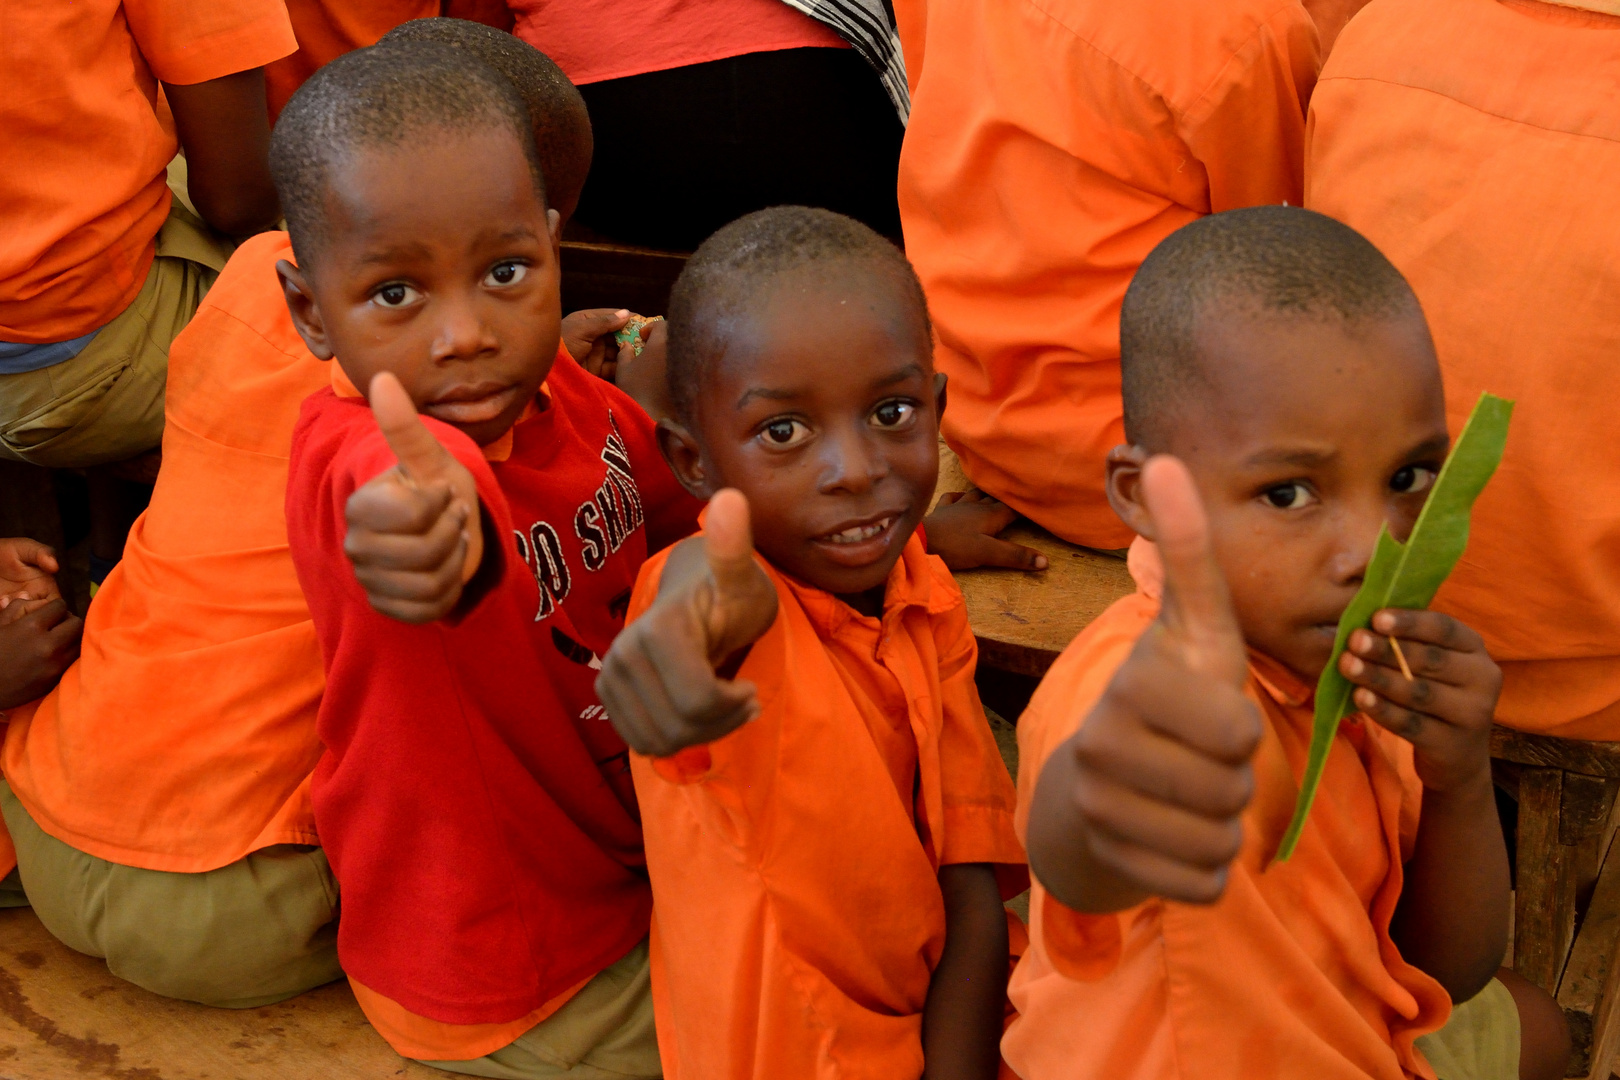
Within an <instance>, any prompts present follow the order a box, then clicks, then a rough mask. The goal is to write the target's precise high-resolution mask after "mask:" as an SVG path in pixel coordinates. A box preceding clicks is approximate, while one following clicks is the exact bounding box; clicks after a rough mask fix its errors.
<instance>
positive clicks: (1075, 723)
mask: <svg viewBox="0 0 1620 1080" xmlns="http://www.w3.org/2000/svg"><path fill="white" fill-rule="evenodd" d="M1120 322H1121V340H1122V342H1123V352H1124V395H1125V402H1124V408H1125V431H1126V437H1127V438H1128V439H1129V440H1130V444H1129V445H1127V446H1121V447H1118V448H1116V449H1115V450H1114V451H1113V453H1112V454H1111V455H1110V458H1109V471H1108V492H1109V497H1110V500H1111V502H1112V504H1113V506H1114V509H1115V510H1116V511H1117V512H1118V513H1119V515H1120V517H1121V518H1123V519H1124V521H1125V522H1126V524H1128V525H1129V526H1130V527H1131V528H1132V529H1133V530H1134V531H1135V532H1136V533H1137V534H1138V539H1137V541H1136V542H1135V544H1134V545H1133V547H1132V549H1131V560H1130V561H1131V569H1132V573H1133V575H1134V576H1135V578H1136V581H1137V585H1138V588H1139V592H1137V593H1136V594H1135V595H1133V596H1130V597H1127V598H1125V599H1123V600H1121V601H1119V602H1118V603H1116V604H1115V605H1114V606H1113V607H1111V608H1109V609H1108V611H1107V612H1105V613H1104V614H1103V615H1102V616H1101V617H1099V618H1098V619H1097V621H1096V622H1094V623H1093V624H1092V625H1091V626H1090V627H1089V628H1087V630H1086V631H1085V632H1084V633H1083V634H1081V635H1080V636H1079V637H1078V638H1076V639H1075V641H1074V643H1073V644H1071V645H1070V646H1069V648H1068V649H1067V650H1065V652H1064V653H1063V655H1062V656H1061V657H1060V658H1059V659H1058V661H1057V663H1056V664H1055V665H1054V666H1053V667H1052V669H1051V671H1050V672H1049V673H1048V674H1047V676H1046V678H1045V680H1044V681H1043V682H1042V684H1041V687H1040V689H1039V690H1038V691H1037V692H1036V694H1035V697H1034V699H1033V700H1032V701H1031V703H1030V706H1029V709H1028V711H1027V712H1026V713H1025V714H1024V716H1023V718H1022V720H1021V721H1020V722H1019V725H1018V736H1019V746H1020V750H1021V752H1022V759H1021V761H1022V769H1021V776H1020V784H1019V787H1020V791H1019V814H1020V825H1021V826H1027V842H1028V848H1029V855H1030V864H1031V868H1032V871H1033V873H1034V876H1035V877H1036V879H1037V883H1036V885H1035V887H1034V890H1033V895H1032V898H1031V906H1030V912H1031V924H1030V932H1031V947H1030V951H1029V952H1028V953H1027V954H1026V955H1025V956H1024V957H1023V959H1022V960H1021V961H1020V963H1019V966H1018V969H1017V971H1016V972H1015V973H1014V976H1013V981H1012V987H1011V997H1012V1000H1013V1003H1014V1004H1015V1005H1016V1006H1017V1008H1018V1011H1019V1016H1018V1019H1016V1020H1015V1021H1014V1022H1013V1024H1012V1026H1011V1027H1010V1029H1009V1031H1008V1033H1007V1037H1006V1039H1005V1041H1004V1044H1003V1050H1004V1052H1005V1054H1006V1059H1007V1061H1008V1063H1009V1064H1010V1065H1011V1066H1012V1068H1013V1069H1014V1070H1015V1071H1017V1073H1018V1074H1019V1075H1020V1076H1022V1077H1025V1078H1027V1080H1047V1078H1054V1080H1055V1078H1063V1080H1075V1078H1078V1080H1146V1078H1154V1080H1159V1078H1169V1077H1194V1076H1196V1077H1199V1078H1200V1080H1209V1078H1226V1077H1230V1078H1233V1080H1238V1078H1242V1080H1253V1078H1256V1077H1281V1076H1287V1077H1312V1078H1318V1080H1327V1078H1330V1077H1333V1078H1337V1077H1345V1078H1348V1077H1361V1078H1364V1077H1377V1078H1380V1080H1398V1078H1402V1077H1432V1076H1434V1075H1436V1073H1438V1074H1439V1076H1440V1077H1441V1078H1443V1080H1486V1078H1489V1080H1510V1078H1512V1077H1516V1076H1523V1077H1548V1078H1552V1077H1559V1076H1562V1075H1563V1071H1564V1064H1565V1061H1566V1059H1567V1043H1566V1041H1565V1039H1566V1034H1565V1032H1564V1030H1563V1019H1562V1015H1561V1013H1560V1012H1559V1010H1558V1008H1557V1006H1556V1005H1555V1004H1554V1003H1553V1002H1552V1000H1551V999H1550V998H1549V997H1548V996H1547V995H1546V994H1545V993H1543V992H1542V991H1540V990H1538V989H1536V988H1535V987H1534V986H1532V985H1531V984H1529V983H1528V982H1526V981H1525V980H1523V979H1522V978H1519V977H1517V976H1515V975H1514V974H1513V973H1512V972H1510V971H1506V970H1502V971H1498V968H1497V965H1498V964H1500V963H1501V960H1502V955H1503V950H1504V948H1505V945H1506V940H1507V939H1506V934H1507V925H1508V914H1509V885H1508V862H1507V851H1506V847H1505V845H1504V843H1503V839H1502V830H1501V826H1500V824H1499V823H1498V820H1497V816H1496V808H1495V802H1494V798H1493V793H1492V786H1491V769H1490V761H1489V757H1488V749H1489V744H1490V727H1491V716H1492V712H1493V709H1494V707H1495V705H1496V696H1497V691H1498V689H1499V687H1500V685H1501V677H1500V674H1499V672H1498V670H1497V667H1496V665H1495V664H1494V663H1493V662H1492V661H1491V658H1490V657H1489V656H1488V655H1486V653H1485V650H1484V646H1483V645H1482V643H1481V641H1480V638H1479V635H1478V634H1476V633H1475V632H1474V631H1473V630H1471V629H1469V628H1468V627H1466V626H1464V625H1462V624H1461V623H1459V622H1457V621H1456V620H1455V619H1452V618H1450V617H1449V616H1446V615H1443V614H1440V613H1438V612H1432V611H1406V610H1384V611H1380V612H1377V613H1376V614H1375V615H1374V617H1373V621H1372V627H1373V630H1375V631H1376V634H1374V633H1370V632H1368V631H1365V630H1360V631H1356V632H1355V633H1353V634H1352V635H1351V636H1350V640H1349V649H1348V651H1347V652H1346V653H1345V654H1344V656H1343V657H1342V659H1341V660H1340V661H1339V669H1340V671H1342V672H1343V674H1344V675H1345V677H1346V678H1348V679H1349V680H1350V681H1351V682H1352V683H1354V684H1355V685H1356V686H1357V687H1358V689H1356V690H1355V693H1354V703H1355V705H1356V706H1357V707H1358V708H1359V709H1360V710H1361V711H1360V713H1359V714H1357V715H1355V716H1352V717H1350V718H1349V719H1347V720H1346V721H1345V722H1344V723H1343V724H1342V725H1341V726H1340V727H1339V730H1338V733H1337V736H1336V737H1335V739H1334V742H1333V744H1332V749H1331V752H1330V754H1329V756H1328V759H1327V767H1326V771H1325V773H1324V775H1323V778H1322V783H1321V788H1320V791H1319V792H1318V794H1317V797H1316V800H1315V805H1314V807H1313V808H1312V810H1311V813H1310V817H1309V818H1308V820H1307V823H1306V826H1305V830H1304V834H1303V837H1302V839H1301V840H1300V843H1299V846H1298V848H1297V850H1295V852H1294V853H1293V855H1292V857H1291V858H1290V859H1289V860H1287V861H1286V862H1274V861H1272V856H1273V854H1274V853H1275V852H1276V850H1277V847H1278V842H1279V840H1280V838H1281V836H1282V833H1283V831H1284V830H1285V828H1286V827H1287V825H1288V822H1289V818H1290V816H1291V812H1292V809H1293V803H1294V799H1295V793H1296V790H1297V784H1298V778H1299V777H1300V775H1301V773H1302V770H1303V768H1304V764H1305V758H1306V752H1307V747H1308V745H1309V742H1310V737H1311V728H1312V707H1311V705H1312V693H1313V687H1314V685H1315V683H1316V680H1317V678H1318V676H1319V675H1320V673H1321V671H1322V668H1323V666H1324V664H1325V663H1326V662H1327V659H1328V656H1329V653H1330V651H1331V649H1332V645H1333V641H1334V635H1335V631H1336V628H1337V624H1338V621H1339V617H1340V614H1341V613H1342V612H1343V611H1344V609H1345V607H1346V605H1347V604H1348V603H1349V601H1350V599H1351V597H1352V596H1354V595H1355V593H1356V591H1357V589H1358V588H1359V587H1360V585H1361V582H1362V577H1363V575H1364V573H1365V571H1366V568H1367V564H1368V560H1369V558H1370V556H1371V554H1372V551H1373V545H1374V540H1375V538H1376V536H1377V535H1378V531H1379V528H1380V526H1381V525H1384V524H1385V523H1387V524H1388V525H1389V528H1390V531H1391V532H1392V533H1393V534H1394V536H1395V537H1396V538H1398V539H1402V540H1404V539H1405V538H1406V536H1407V534H1408V533H1409V532H1410V530H1411V528H1412V526H1413V523H1414V522H1415V520H1416V519H1417V516H1418V512H1419V511H1420V510H1421V509H1422V507H1423V504H1424V500H1425V499H1426V497H1427V495H1426V493H1427V491H1428V490H1429V487H1430V485H1431V484H1432V483H1433V482H1434V479H1435V477H1436V474H1437V473H1438V471H1439V469H1440V466H1441V463H1442V462H1443V461H1444V459H1445V456H1446V450H1447V447H1448V445H1449V440H1448V437H1447V433H1446V412H1445V402H1444V399H1443V396H1442V390H1441V379H1440V372H1439V368H1438V367H1437V365H1436V362H1435V355H1434V348H1433V345H1432V344H1431V342H1430V338H1429V331H1428V327H1427V325H1426V324H1425V321H1424V318H1423V312H1422V310H1421V308H1420V307H1419V306H1418V302H1417V299H1416V298H1415V297H1414V296H1413V294H1412V292H1411V290H1410V289H1409V288H1408V286H1407V284H1406V282H1405V281H1404V280H1403V279H1402V277H1401V276H1400V274H1399V273H1397V272H1396V270H1395V269H1394V267H1392V266H1391V265H1390V264H1389V262H1388V261H1387V260H1386V259H1385V258H1384V257H1383V256H1382V255H1380V254H1379V252H1378V251H1377V250H1376V249H1375V248H1373V246H1372V245H1371V244H1369V243H1368V242H1367V241H1366V240H1364V239H1363V238H1362V237H1360V236H1359V235H1358V234H1356V233H1355V232H1353V231H1352V230H1350V229H1348V228H1346V227H1345V226H1343V225H1340V224H1338V223H1337V222H1334V221H1332V220H1331V219H1329V218H1326V217H1322V216H1321V215H1318V214H1314V213H1311V212H1309V211H1305V210H1298V209H1290V208H1287V207H1280V206H1278V207H1265V208H1259V209H1252V210H1237V211H1231V212H1229V213H1224V214H1217V215H1215V216H1213V217H1209V218H1205V219H1202V220H1200V221H1197V222H1194V223H1193V224H1190V225H1187V226H1185V227H1184V228H1182V229H1181V230H1179V231H1178V232H1176V233H1175V234H1173V235H1172V236H1170V237H1169V238H1168V239H1167V240H1165V241H1164V242H1163V243H1161V244H1160V245H1159V247H1158V248H1156V249H1155V251H1154V252H1153V254H1152V255H1150V256H1149V257H1148V259H1147V260H1146V261H1145V262H1144V263H1143V265H1142V269H1141V271H1140V272H1139V273H1138V274H1137V276H1136V278H1135V280H1134V281H1133V283H1132V284H1131V287H1130V291H1129V292H1128V293H1127V295H1126V298H1125V304H1124V308H1123V311H1122V313H1121V316H1120ZM1394 638H1400V639H1404V643H1405V644H1404V655H1405V657H1406V658H1407V659H1408V660H1409V661H1410V662H1411V671H1412V675H1413V677H1412V678H1407V677H1405V676H1403V674H1402V672H1401V670H1400V668H1399V667H1398V661H1397V658H1396V652H1395V645H1394V640H1393V639H1394ZM1453 1003H1455V1004H1456V1006H1457V1007H1456V1008H1455V1009H1454V1008H1453ZM1448 1016H1449V1018H1450V1019H1449V1022H1448Z"/></svg>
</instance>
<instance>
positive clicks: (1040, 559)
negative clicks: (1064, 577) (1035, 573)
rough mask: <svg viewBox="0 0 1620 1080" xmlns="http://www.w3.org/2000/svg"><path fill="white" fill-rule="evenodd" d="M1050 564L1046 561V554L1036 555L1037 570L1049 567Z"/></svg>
mask: <svg viewBox="0 0 1620 1080" xmlns="http://www.w3.org/2000/svg"><path fill="white" fill-rule="evenodd" d="M1049 565H1050V564H1049V563H1048V562H1047V561H1046V556H1045V555H1037V556H1035V569H1037V570H1045V569H1046V568H1047V566H1049Z"/></svg>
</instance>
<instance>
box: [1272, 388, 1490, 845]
mask: <svg viewBox="0 0 1620 1080" xmlns="http://www.w3.org/2000/svg"><path fill="white" fill-rule="evenodd" d="M1512 416H1513V402H1511V401H1507V400H1504V399H1503V398H1499V397H1496V396H1495V395H1493V394H1481V395H1480V397H1479V401H1478V402H1477V403H1476V404H1475V405H1474V411H1473V412H1472V413H1470V414H1469V417H1468V422H1467V423H1466V424H1464V425H1463V429H1462V434H1460V435H1459V436H1457V442H1456V445H1455V446H1453V447H1452V450H1451V456H1450V457H1448V458H1447V459H1446V463H1445V466H1444V467H1443V468H1441V470H1440V475H1439V476H1438V477H1437V478H1436V479H1435V482H1434V487H1433V488H1431V489H1430V490H1429V497H1428V500H1427V501H1426V502H1425V503H1424V504H1423V512H1422V513H1420V514H1419V515H1418V519H1417V523H1416V524H1415V525H1413V526H1412V532H1411V534H1410V535H1409V536H1408V537H1407V538H1406V543H1404V544H1402V543H1400V542H1399V541H1398V540H1396V539H1395V538H1394V537H1392V536H1390V535H1389V530H1388V528H1384V529H1381V530H1380V531H1379V533H1378V542H1377V546H1376V547H1375V548H1374V550H1373V557H1372V559H1371V560H1370V561H1369V562H1368V564H1367V570H1366V574H1365V576H1364V577H1363V579H1362V583H1361V588H1360V590H1359V591H1357V593H1356V595H1355V596H1354V597H1352V598H1351V600H1350V604H1349V606H1348V607H1346V608H1345V609H1344V614H1343V615H1341V616H1340V617H1339V632H1338V634H1337V635H1336V636H1335V638H1334V642H1333V652H1332V654H1331V655H1330V656H1329V657H1328V662H1327V666H1326V667H1324V668H1323V669H1322V677H1321V679H1320V680H1318V682H1317V684H1316V718H1315V722H1314V723H1313V725H1312V729H1311V749H1310V754H1309V756H1308V758H1307V760H1306V764H1305V775H1304V777H1303V778H1302V779H1301V780H1300V785H1299V798H1298V800H1297V801H1296V802H1295V804H1294V819H1293V821H1292V822H1290V823H1289V826H1288V831H1287V832H1286V833H1285V834H1284V835H1283V839H1282V843H1281V845H1280V846H1279V847H1278V849H1277V858H1278V859H1279V860H1282V859H1287V858H1288V857H1289V856H1290V855H1292V854H1293V852H1294V848H1295V846H1297V845H1298V843H1299V838H1300V835H1301V834H1302V833H1303V832H1304V830H1305V820H1306V818H1307V816H1308V815H1309V814H1310V811H1311V802H1312V801H1313V800H1314V799H1315V798H1316V789H1317V787H1318V785H1319V784H1320V783H1321V781H1322V770H1323V769H1324V768H1325V767H1326V765H1327V756H1328V751H1330V750H1331V749H1332V748H1333V739H1334V736H1335V735H1336V734H1337V733H1338V730H1339V721H1341V720H1343V719H1344V718H1345V717H1346V716H1348V715H1349V714H1350V713H1351V711H1352V709H1353V708H1360V707H1361V702H1360V701H1357V702H1356V704H1355V705H1354V706H1352V697H1351V693H1352V691H1353V690H1354V689H1355V688H1354V687H1353V686H1352V685H1351V680H1350V678H1349V677H1348V676H1349V672H1348V671H1347V670H1346V667H1345V666H1342V665H1341V661H1340V656H1341V655H1342V654H1343V653H1344V650H1345V647H1346V646H1347V645H1348V644H1349V643H1350V638H1351V635H1352V634H1354V633H1356V632H1357V631H1361V632H1362V633H1365V631H1366V628H1367V627H1368V626H1369V625H1371V624H1372V623H1373V620H1374V617H1375V614H1376V615H1377V616H1378V617H1380V618H1384V619H1386V625H1387V626H1388V627H1389V629H1388V630H1385V629H1382V628H1380V627H1375V629H1378V631H1379V633H1382V634H1385V636H1386V637H1389V636H1394V635H1395V634H1397V633H1399V634H1400V636H1401V637H1408V636H1410V635H1411V634H1414V633H1426V634H1428V635H1429V636H1428V637H1416V638H1412V640H1415V641H1420V642H1427V643H1429V644H1433V645H1455V646H1456V648H1460V649H1461V650H1462V651H1463V652H1465V653H1469V654H1472V653H1474V652H1475V651H1476V650H1477V652H1478V653H1479V654H1480V655H1481V656H1483V654H1484V647H1483V645H1478V646H1475V645H1474V644H1473V643H1472V642H1468V643H1462V638H1463V637H1464V636H1467V635H1473V637H1474V638H1475V639H1477V635H1474V632H1473V631H1472V630H1468V629H1467V628H1466V627H1462V626H1461V625H1460V624H1454V625H1452V626H1447V625H1444V624H1442V623H1441V622H1439V621H1436V620H1419V619H1416V618H1415V617H1414V616H1415V610H1386V609H1422V608H1426V607H1428V606H1429V602H1430V601H1432V600H1433V599H1434V594H1435V593H1437V592H1439V591H1440V586H1441V585H1443V584H1444V583H1445V580H1446V578H1447V577H1449V576H1450V574H1451V571H1452V569H1453V568H1454V567H1455V566H1456V565H1457V560H1458V559H1460V558H1462V554H1463V551H1464V549H1466V548H1467V546H1468V520H1469V514H1470V512H1471V511H1472V510H1473V506H1474V500H1475V499H1477V498H1478V497H1479V493H1480V492H1482V491H1484V490H1485V485H1486V484H1487V483H1489V482H1490V479H1491V476H1492V475H1493V474H1494V473H1495V472H1496V466H1497V465H1498V464H1499V463H1500V462H1501V460H1502V451H1503V450H1504V449H1505V448H1506V446H1507V434H1508V421H1509V420H1510V419H1511V418H1512ZM1368 636H1370V635H1368ZM1436 636H1438V637H1440V638H1442V639H1443V640H1441V641H1435V640H1433V639H1434V638H1435V637H1436ZM1362 640H1363V641H1364V640H1365V639H1362ZM1386 644H1387V642H1386ZM1394 652H1395V650H1394V648H1391V649H1389V653H1388V655H1389V656H1390V658H1391V659H1395V656H1394ZM1356 654H1357V656H1359V657H1360V658H1361V659H1362V660H1364V661H1365V660H1369V659H1378V658H1379V657H1380V656H1381V655H1382V654H1381V652H1380V650H1378V649H1377V648H1376V647H1375V646H1373V645H1369V646H1368V648H1366V649H1358V650H1356ZM1408 659H1410V657H1408ZM1484 659H1485V661H1486V662H1489V659H1490V658H1489V657H1484ZM1396 665H1397V666H1399V661H1398V660H1396ZM1459 665H1461V667H1465V668H1466V674H1465V675H1462V674H1456V673H1457V672H1458V671H1459V670H1460V667H1459ZM1348 666H1350V667H1353V666H1354V665H1353V664H1351V665H1348ZM1412 666H1413V673H1414V675H1415V674H1417V673H1418V669H1419V667H1421V665H1418V664H1414V665H1412ZM1491 667H1492V668H1494V667H1495V665H1494V664H1492V665H1491ZM1448 670H1449V671H1450V672H1451V673H1452V674H1453V677H1455V678H1466V679H1467V680H1469V685H1470V686H1472V687H1473V690H1472V691H1471V694H1473V695H1475V696H1477V694H1479V693H1482V692H1484V691H1485V690H1486V689H1487V688H1488V685H1489V682H1490V680H1489V678H1488V673H1486V672H1485V671H1484V669H1483V667H1482V666H1481V665H1479V664H1478V663H1477V662H1474V661H1468V662H1467V663H1466V664H1464V662H1463V661H1461V660H1458V661H1455V662H1453V663H1451V664H1450V665H1448ZM1362 685H1363V686H1368V684H1366V683H1363V684H1362ZM1417 685H1418V683H1417V682H1416V681H1415V680H1414V683H1413V686H1409V687H1407V688H1406V689H1405V690H1396V689H1395V688H1393V687H1388V686H1382V685H1381V686H1368V689H1369V690H1371V691H1374V692H1375V695H1374V696H1375V697H1377V696H1382V691H1383V690H1384V689H1389V690H1390V692H1391V694H1394V695H1395V698H1394V699H1392V698H1390V697H1388V696H1384V700H1385V701H1392V700H1393V701H1395V703H1396V704H1397V706H1398V707H1404V706H1402V705H1401V702H1402V701H1404V702H1405V703H1406V704H1427V702H1426V701H1425V702H1418V701H1417V700H1416V698H1415V697H1414V687H1416V686H1417ZM1421 685H1423V686H1424V687H1425V688H1427V689H1425V690H1424V691H1422V692H1423V693H1431V692H1432V690H1433V687H1432V684H1430V683H1429V682H1427V681H1424V682H1423V683H1422V684H1421ZM1451 685H1452V686H1454V687H1455V686H1457V685H1459V684H1455V683H1453V684H1451ZM1496 685H1497V686H1500V675H1499V674H1498V675H1497V676H1496ZM1490 694H1491V701H1492V707H1493V708H1494V705H1495V691H1494V690H1491V691H1490ZM1358 696H1359V695H1358ZM1476 704H1477V702H1476ZM1371 707H1372V708H1374V709H1375V710H1377V712H1375V713H1374V714H1373V719H1374V720H1377V721H1379V722H1380V723H1383V722H1384V720H1386V719H1389V720H1391V721H1392V722H1395V723H1399V725H1400V727H1392V728H1391V729H1392V730H1395V731H1396V732H1397V734H1406V732H1405V731H1402V730H1401V728H1403V727H1404V728H1411V724H1410V722H1409V721H1410V718H1406V719H1401V720H1396V718H1395V717H1394V714H1392V713H1391V712H1390V711H1389V710H1388V709H1385V708H1383V707H1382V706H1381V705H1380V704H1379V702H1377V701H1374V702H1373V703H1372V706H1371ZM1460 708H1461V711H1460V712H1454V713H1453V715H1454V716H1455V717H1456V718H1458V719H1461V718H1462V717H1463V715H1464V714H1465V713H1469V712H1471V707H1469V706H1460ZM1409 711H1410V710H1409ZM1419 711H1420V712H1421V711H1422V710H1419ZM1413 715H1414V716H1415V715H1417V714H1416V713H1414V714H1413ZM1385 726H1391V725H1390V724H1386V725H1385ZM1466 726H1467V723H1466V721H1464V727H1466ZM1419 727H1421V725H1419ZM1412 731H1413V733H1414V734H1416V732H1417V728H1412ZM1486 734H1487V736H1488V734H1489V731H1488V728H1487V731H1486ZM1408 737H1409V738H1411V737H1412V736H1410V735H1408ZM1412 741H1413V743H1414V745H1417V746H1418V748H1419V751H1420V754H1421V753H1422V752H1423V750H1424V746H1423V745H1422V744H1419V743H1418V740H1417V739H1416V738H1413V739H1412ZM1425 741H1427V739H1426V740H1425ZM1442 756H1449V755H1442ZM1427 760H1428V761H1429V763H1430V766H1431V771H1433V770H1434V769H1439V768H1440V766H1438V765H1437V764H1436V760H1435V758H1434V756H1433V754H1430V755H1429V756H1428V758H1427ZM1441 771H1442V772H1444V771H1445V770H1444V769H1441ZM1425 783H1427V777H1425Z"/></svg>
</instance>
